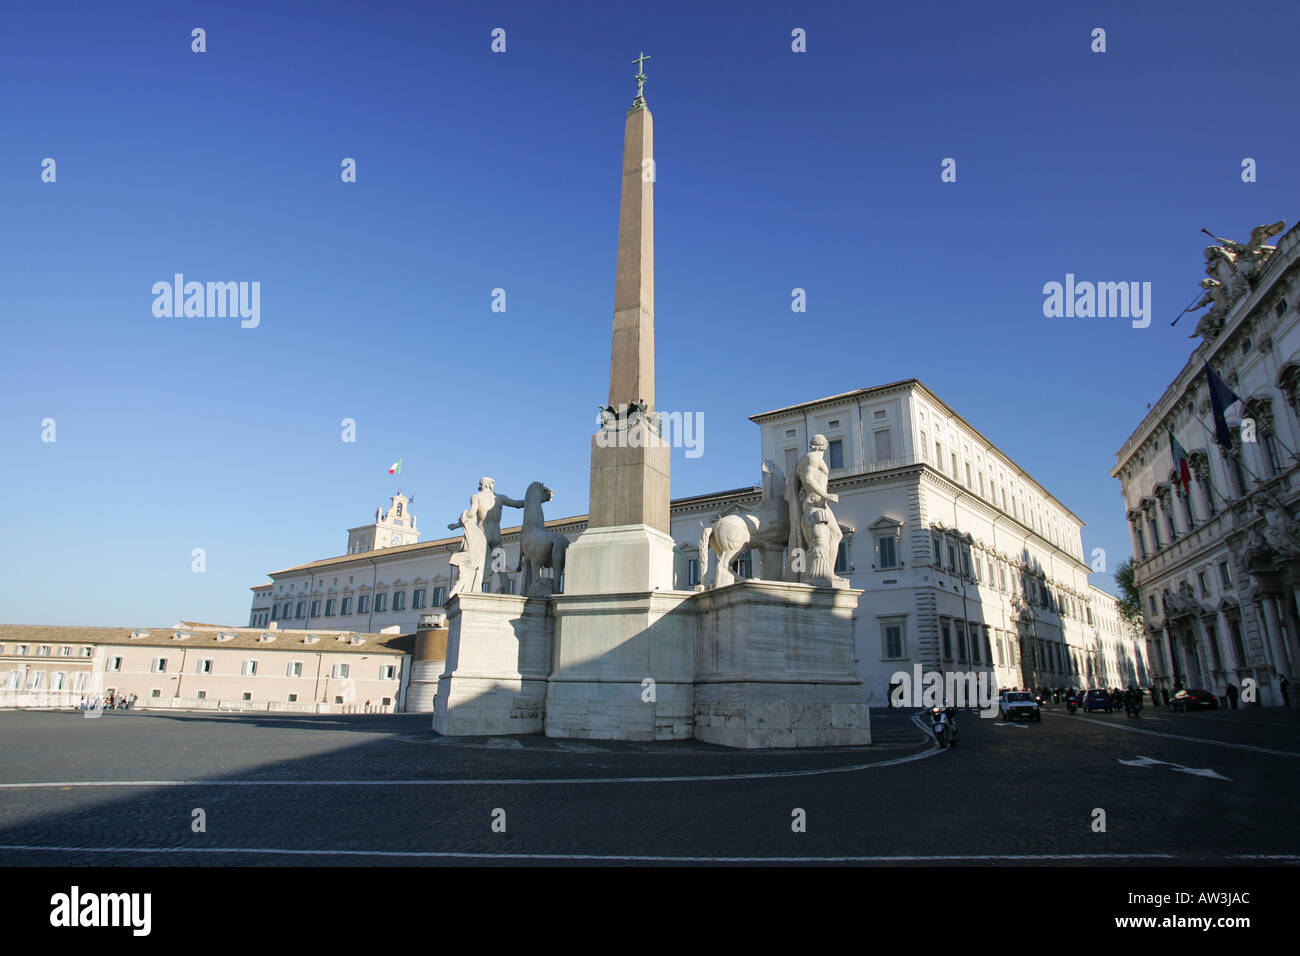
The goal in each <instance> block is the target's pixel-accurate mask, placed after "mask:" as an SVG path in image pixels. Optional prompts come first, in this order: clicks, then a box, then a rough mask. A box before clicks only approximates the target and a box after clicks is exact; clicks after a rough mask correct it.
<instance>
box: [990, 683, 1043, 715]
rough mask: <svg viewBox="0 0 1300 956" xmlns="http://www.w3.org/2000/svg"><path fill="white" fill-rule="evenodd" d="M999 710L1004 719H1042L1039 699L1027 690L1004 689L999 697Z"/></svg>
mask: <svg viewBox="0 0 1300 956" xmlns="http://www.w3.org/2000/svg"><path fill="white" fill-rule="evenodd" d="M998 712H999V713H1000V714H1001V715H1002V719H1003V720H1017V719H1019V718H1024V719H1025V720H1042V719H1043V712H1042V710H1041V709H1039V706H1038V700H1037V699H1036V698H1035V696H1034V695H1033V694H1031V693H1030V692H1029V691H1027V690H1004V691H1003V692H1002V693H1001V695H999V697H998Z"/></svg>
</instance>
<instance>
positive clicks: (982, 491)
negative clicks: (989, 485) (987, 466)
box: [979, 471, 984, 498]
mask: <svg viewBox="0 0 1300 956" xmlns="http://www.w3.org/2000/svg"><path fill="white" fill-rule="evenodd" d="M979 479H980V497H981V498H983V497H984V472H982V471H981V472H979Z"/></svg>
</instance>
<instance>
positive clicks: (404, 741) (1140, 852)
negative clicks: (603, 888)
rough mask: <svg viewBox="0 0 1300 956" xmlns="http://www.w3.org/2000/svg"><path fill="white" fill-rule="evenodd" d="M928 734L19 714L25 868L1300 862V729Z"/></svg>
mask: <svg viewBox="0 0 1300 956" xmlns="http://www.w3.org/2000/svg"><path fill="white" fill-rule="evenodd" d="M911 718H912V715H911V714H910V713H907V712H899V711H894V712H885V711H877V712H873V718H872V719H873V724H872V730H873V733H874V735H875V738H876V741H877V743H876V745H874V746H872V747H868V748H835V749H828V750H819V751H779V752H774V751H763V752H741V751H734V750H728V749H725V748H720V747H714V746H710V745H707V744H702V743H699V742H697V741H683V742H680V743H671V744H630V743H618V742H603V741H560V740H551V739H548V738H545V737H540V736H534V737H499V738H487V739H466V738H456V739H453V738H441V737H438V736H437V735H435V734H433V733H432V732H431V731H430V730H429V729H428V727H429V722H430V718H429V717H428V716H427V715H377V716H360V715H357V716H325V715H320V716H317V715H283V716H281V715H274V716H273V715H259V716H252V715H228V716H220V715H213V714H181V713H158V712H128V713H111V712H110V713H106V714H104V715H103V716H102V717H100V718H98V719H93V720H92V719H86V718H84V717H83V716H81V715H79V714H70V713H53V712H6V713H0V734H3V739H4V741H5V745H4V748H3V751H2V752H0V864H3V865H6V866H50V865H81V864H88V865H97V866H103V865H158V864H163V865H178V864H179V865H239V866H248V865H258V866H265V865H312V866H322V865H346V866H355V865H368V864H383V865H427V864H431V863H432V864H448V863H451V864H459V863H484V862H501V863H509V864H518V863H529V862H536V863H554V862H577V863H583V862H590V863H599V862H674V861H682V862H710V861H723V862H725V861H736V862H740V861H749V860H756V859H757V860H780V861H782V862H799V861H804V860H807V861H809V862H817V861H823V860H828V859H835V860H844V861H846V862H883V863H917V864H922V865H924V864H927V863H952V862H963V861H969V862H973V863H981V864H998V863H1016V862H1030V861H1031V860H1043V859H1050V861H1051V862H1054V863H1061V864H1077V865H1097V864H1098V863H1099V862H1100V863H1102V864H1106V863H1107V862H1111V863H1131V864H1152V865H1169V864H1170V863H1187V864H1202V863H1218V864H1222V863H1227V864H1230V865H1249V864H1252V863H1272V864H1278V863H1287V864H1296V863H1300V825H1297V822H1296V818H1295V811H1294V799H1295V798H1294V795H1295V792H1296V787H1297V784H1298V783H1300V713H1296V712H1286V711H1282V710H1276V709H1263V710H1241V711H1218V712H1212V713H1201V714H1188V715H1183V714H1178V715H1173V714H1168V713H1151V712H1149V711H1144V716H1143V717H1141V718H1138V719H1132V718H1128V717H1126V716H1125V715H1123V714H1104V713H1098V714H1092V715H1087V716H1084V715H1074V716H1071V715H1067V714H1065V713H1064V712H1063V711H1061V710H1059V709H1056V708H1048V710H1047V712H1046V714H1045V716H1044V719H1043V721H1042V723H1039V724H1011V725H1008V724H1004V723H1003V722H1001V721H998V720H982V719H979V718H977V717H976V716H975V714H974V713H971V714H968V715H963V716H962V718H961V720H960V730H961V737H960V742H959V745H958V746H957V747H954V748H950V749H948V750H945V751H938V750H936V749H935V748H934V747H933V746H932V745H931V743H930V741H929V739H928V736H927V735H926V734H924V733H923V732H922V731H921V730H920V729H919V728H918V726H917V725H916V724H915V723H914V722H913V721H912V719H911ZM29 784H45V785H44V786H27V785H29ZM91 784H99V785H91ZM196 809H201V810H202V811H203V812H204V818H205V823H206V830H205V831H204V832H197V833H196V832H194V830H193V828H192V821H193V819H194V811H195V810H196ZM796 810H802V811H803V813H804V816H805V818H806V832H794V829H793V828H792V821H793V820H794V816H793V814H794V813H795V811H796ZM1097 810H1102V811H1104V812H1105V832H1094V820H1096V819H1097V814H1096V812H1095V811H1097ZM502 817H504V824H505V832H495V831H494V829H493V821H494V819H496V820H498V821H500V820H501V819H502ZM498 828H499V824H498ZM38 848H40V849H38ZM55 848H75V849H62V850H60V849H55Z"/></svg>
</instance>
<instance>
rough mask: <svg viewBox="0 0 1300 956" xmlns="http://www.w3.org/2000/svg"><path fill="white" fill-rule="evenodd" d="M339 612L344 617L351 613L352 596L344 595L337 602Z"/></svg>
mask: <svg viewBox="0 0 1300 956" xmlns="http://www.w3.org/2000/svg"><path fill="white" fill-rule="evenodd" d="M339 613H340V614H342V615H343V616H344V617H347V616H348V615H349V614H351V613H352V598H350V597H345V598H344V599H343V600H342V601H340V602H339Z"/></svg>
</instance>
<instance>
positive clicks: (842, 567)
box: [746, 541, 849, 577]
mask: <svg viewBox="0 0 1300 956" xmlns="http://www.w3.org/2000/svg"><path fill="white" fill-rule="evenodd" d="M835 573H836V574H848V573H849V546H848V542H846V541H841V542H840V549H839V550H838V551H837V552H835ZM746 577H749V575H746Z"/></svg>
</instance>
